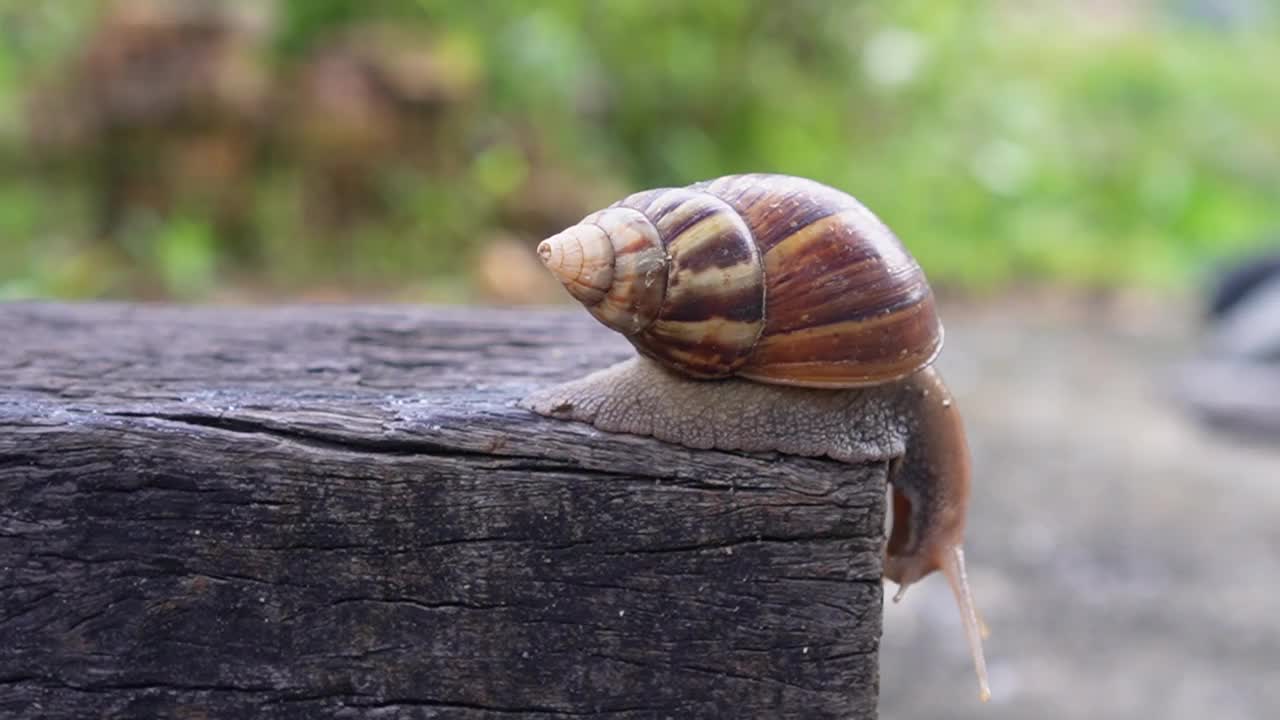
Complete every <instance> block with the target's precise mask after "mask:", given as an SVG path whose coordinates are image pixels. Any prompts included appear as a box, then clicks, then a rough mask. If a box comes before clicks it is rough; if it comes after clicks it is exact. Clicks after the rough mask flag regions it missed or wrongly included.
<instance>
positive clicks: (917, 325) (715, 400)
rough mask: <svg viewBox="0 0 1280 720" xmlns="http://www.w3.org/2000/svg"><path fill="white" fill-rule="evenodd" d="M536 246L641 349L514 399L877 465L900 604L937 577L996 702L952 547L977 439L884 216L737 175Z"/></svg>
mask: <svg viewBox="0 0 1280 720" xmlns="http://www.w3.org/2000/svg"><path fill="white" fill-rule="evenodd" d="M538 254H539V255H540V256H541V258H542V261H543V262H544V263H545V265H546V266H547V268H548V269H549V270H550V271H551V273H552V274H553V275H555V276H556V278H557V279H558V280H559V281H560V282H561V283H562V284H563V285H564V287H565V288H566V289H567V290H568V291H569V293H570V294H571V295H572V296H573V297H574V298H576V299H577V300H578V301H580V302H581V303H582V304H583V305H585V306H586V308H587V310H588V311H589V312H590V313H591V314H592V315H593V316H594V317H595V318H596V319H597V320H599V321H600V322H601V323H603V324H604V325H606V326H607V327H609V328H611V329H613V330H616V331H617V332H619V333H621V334H622V335H623V336H624V337H626V338H627V340H629V341H630V342H631V344H632V345H634V346H635V348H636V350H637V351H638V352H639V355H640V357H637V358H632V359H630V360H627V361H624V362H622V363H620V364H618V365H614V366H613V367H610V368H606V369H604V370H601V371H598V372H595V373H592V374H590V375H588V376H586V377H585V378H582V379H579V380H575V381H571V382H569V383H566V384H563V385H559V386H556V387H552V388H547V389H542V390H539V391H536V392H535V393H534V394H533V395H531V396H529V397H527V398H525V399H523V400H522V401H521V405H522V406H523V407H525V408H527V409H530V410H532V411H534V412H536V413H538V414H541V415H546V416H550V417H557V418H567V419H571V420H577V421H582V422H587V423H590V424H592V425H594V426H595V427H597V428H599V429H601V430H605V431H610V432H621V433H631V434H636V435H647V436H653V437H655V438H657V439H659V440H664V441H668V442H674V443H678V444H681V445H685V446H689V447H695V448H716V449H721V450H736V451H749V452H757V451H758V452H765V451H771V452H779V453H783V454H793V455H804V456H827V457H831V458H834V459H836V460H840V461H844V462H849V463H861V462H873V461H881V462H887V463H888V477H889V482H890V484H891V486H892V488H893V492H892V508H893V523H892V527H891V528H890V530H889V533H888V539H887V542H886V554H885V562H884V574H885V577H887V578H889V579H890V580H893V581H894V582H895V583H897V584H898V587H899V589H898V592H897V594H896V595H895V596H894V600H895V601H898V600H900V599H901V598H902V596H903V593H904V592H905V591H906V589H907V587H909V586H910V585H911V584H912V583H914V582H916V581H918V580H920V579H921V578H923V577H925V576H926V575H928V574H929V573H931V572H933V571H934V570H940V571H942V573H943V575H945V577H946V579H947V581H948V583H949V585H950V586H951V590H952V592H953V593H954V595H955V598H956V602H957V604H958V606H959V609H960V614H961V618H962V621H963V626H964V631H965V636H966V639H967V642H968V645H969V648H970V652H971V654H972V656H973V662H974V666H975V670H976V672H977V675H978V682H979V687H980V692H981V696H982V698H983V699H984V700H986V699H987V698H988V697H989V696H990V691H989V689H988V683H987V677H986V665H985V660H984V657H983V652H982V641H981V638H982V636H983V634H984V633H985V627H984V626H983V624H982V622H981V620H980V619H979V617H978V613H977V610H976V608H975V606H974V602H973V597H972V593H971V592H970V589H969V585H968V579H967V576H966V572H965V563H964V550H963V548H962V545H961V542H962V540H963V535H964V523H965V512H966V509H967V505H968V500H969V452H968V447H967V444H966V440H965V434H964V427H963V424H962V422H961V419H960V415H959V412H958V410H957V408H956V406H955V403H954V402H953V401H952V398H951V394H950V392H949V391H948V390H947V387H946V385H945V384H944V383H943V381H942V378H941V377H940V376H939V374H938V372H937V371H936V370H935V369H934V368H933V367H932V363H933V361H934V359H935V358H936V357H937V355H938V353H939V351H940V350H941V348H942V336H943V332H942V325H941V322H940V320H939V318H938V314H937V310H936V308H935V303H934V296H933V292H932V290H931V289H930V287H929V284H928V282H927V281H926V279H925V277H924V273H923V271H922V270H921V268H920V266H919V264H918V263H917V262H916V260H915V259H914V258H913V257H912V256H911V255H910V254H909V253H908V252H907V250H906V249H905V248H904V247H903V245H902V243H901V242H900V241H899V240H898V238H897V237H896V236H895V235H894V234H893V233H892V232H891V231H890V230H889V229H888V227H886V226H885V225H884V223H882V222H881V221H880V220H879V219H878V218H877V217H876V216H875V215H873V214H872V213H871V211H870V210H868V209H867V208H866V207H864V206H863V205H862V204H861V203H860V202H858V201H857V200H855V199H854V198H853V197H851V196H849V195H847V194H845V193H843V192H841V191H839V190H836V189H834V188H832V187H829V186H827V185H823V184H821V183H818V182H815V181H812V180H807V179H803V178H798V177H792V176H787V175H764V174H753V175H731V176H726V177H721V178H717V179H715V180H708V181H705V182H700V183H696V184H694V185H690V186H688V187H685V188H663V189H657V190H648V191H644V192H639V193H636V194H634V195H630V196H628V197H626V198H624V199H622V200H620V201H618V202H616V203H614V204H613V205H611V206H609V207H607V208H605V209H604V210H600V211H598V212H595V213H592V214H591V215H588V216H587V217H585V218H584V219H583V220H582V221H581V222H580V223H578V224H577V225H574V226H572V227H570V228H568V229H567V230H564V231H563V232H560V233H559V234H557V235H554V236H552V237H550V238H548V239H546V240H544V241H543V242H542V243H541V244H540V245H539V246H538Z"/></svg>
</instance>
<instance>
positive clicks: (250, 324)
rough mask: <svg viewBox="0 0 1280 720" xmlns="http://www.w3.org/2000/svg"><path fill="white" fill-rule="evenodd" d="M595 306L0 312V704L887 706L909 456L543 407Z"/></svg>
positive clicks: (656, 709) (587, 360) (189, 709)
mask: <svg viewBox="0 0 1280 720" xmlns="http://www.w3.org/2000/svg"><path fill="white" fill-rule="evenodd" d="M629 352H631V351H630V350H629V348H628V346H627V344H626V343H625V342H624V341H623V340H622V339H621V338H618V337H616V336H614V335H613V334H612V333H609V332H608V331H605V330H603V329H601V328H598V327H597V326H595V324H594V323H593V321H591V320H590V319H589V318H587V317H585V315H584V314H582V313H580V312H516V311H479V310H455V309H448V310H446V309H417V308H414V309H410V308H385V307H384V308H350V307H341V308H338V307H293V308H272V309H225V308H222V309H194V308H169V307H145V306H134V305H81V306H75V305H56V304H11V305H7V306H0V716H3V717H50V718H86V717H112V718H116V717H191V718H205V717H208V718H241V717H251V716H269V717H285V718H294V717H296V718H311V717H379V718H384V717H385V718H400V717H411V718H511V717H536V718H559V717H575V718H581V717H587V718H665V717H671V718H871V717H874V715H875V702H876V690H877V670H876V651H877V647H878V643H879V636H880V609H881V589H880V574H881V559H880V547H881V536H882V527H883V516H884V468H883V467H882V466H880V465H866V466H848V465H841V464H838V463H835V462H829V461H821V460H812V459H800V458H785V459H784V458H780V457H778V456H772V455H748V454H734V453H723V452H704V451H693V450H687V449H684V448H680V447H675V446H671V445H666V444H663V443H659V442H656V441H653V440H649V439H644V438H636V437H629V436H618V435H609V434H605V433H600V432H598V431H596V430H594V429H592V428H590V427H588V426H585V425H580V424H575V423H568V422H558V421H554V420H549V419H544V418H540V417H536V416H534V415H532V414H530V413H528V412H526V411H523V410H521V409H519V408H516V407H515V406H514V403H515V401H516V400H517V399H518V398H519V397H521V396H522V395H523V394H524V393H525V392H527V391H529V390H530V389H532V388H534V387H537V386H541V385H543V384H546V383H549V382H554V381H558V380H564V379H568V378H571V377H574V376H576V375H579V374H582V373H585V372H586V371H588V370H590V369H594V368H599V367H603V366H605V365H606V364H607V363H610V362H613V361H616V360H618V359H620V358H622V357H625V356H626V355H627V354H628V353H629Z"/></svg>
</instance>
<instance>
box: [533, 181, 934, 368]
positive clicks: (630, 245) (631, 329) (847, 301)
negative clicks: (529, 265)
mask: <svg viewBox="0 0 1280 720" xmlns="http://www.w3.org/2000/svg"><path fill="white" fill-rule="evenodd" d="M539 254H540V255H542V257H543V261H544V262H546V263H547V266H548V268H550V269H551V271H552V272H553V273H554V274H555V275H556V276H557V278H559V279H560V281H561V282H562V283H563V284H564V285H565V287H566V288H567V289H568V290H569V292H570V293H571V294H573V296H574V297H576V298H578V299H579V300H580V301H581V302H582V303H583V304H584V305H586V306H587V309H588V310H589V311H590V312H591V313H592V314H593V315H594V316H595V317H596V318H597V319H599V320H600V321H601V322H602V323H604V324H605V325H607V326H609V327H611V328H613V329H615V330H617V331H618V332H620V333H622V334H623V335H624V336H626V337H627V339H628V340H630V341H631V343H632V344H633V345H635V346H636V348H637V349H638V350H639V351H640V352H641V353H642V354H644V355H646V356H648V357H650V358H653V359H655V360H657V361H659V362H661V363H662V364H664V365H666V366H668V367H670V368H673V369H676V370H678V371H680V372H683V373H685V374H687V375H691V376H693V377H699V378H715V377H725V376H728V375H734V374H737V375H741V376H743V377H747V378H750V379H753V380H758V381H760V382H766V383H775V384H783V385H798V386H807V387H856V386H860V385H873V384H878V383H883V382H888V381H890V380H895V379H898V378H902V377H906V376H908V375H910V374H912V373H914V372H916V371H917V370H919V369H920V368H922V367H924V366H926V365H928V364H929V363H930V362H932V361H933V359H934V358H935V357H936V355H937V354H938V352H939V350H940V349H941V346H942V326H941V323H940V322H939V321H938V317H937V313H936V309H935V307H934V302H933V293H932V291H931V290H930V288H929V285H928V283H927V281H926V280H925V277H924V273H923V271H922V270H921V269H920V266H919V265H918V264H917V263H916V261H915V259H914V258H912V257H911V255H910V254H909V253H908V252H907V251H906V249H905V248H904V247H903V246H902V244H901V242H900V241H899V240H898V239H897V237H895V236H894V235H893V233H892V232H891V231H890V230H889V229H888V228H887V227H886V226H885V225H884V224H883V223H882V222H880V220H879V219H878V218H876V216H875V215H873V214H872V213H871V211H870V210H868V209H867V208H866V207H864V206H863V205H862V204H861V203H859V202H858V201H857V200H855V199H854V198H852V197H850V196H849V195H847V194H845V193H843V192H840V191H838V190H835V189H834V188H831V187H828V186H826V185H823V184H821V183H817V182H814V181H812V180H805V179H803V178H796V177H791V176H786V175H731V176H727V177H723V178H718V179H715V180H710V181H707V182H703V183H698V184H696V185H692V186H690V187H688V188H676V189H659V190H649V191H645V192H640V193H636V194H634V195H631V196H629V197H627V198H624V199H623V200H621V201H619V202H617V203H615V204H614V205H613V206H611V207H609V208H606V209H605V210H602V211H600V212H597V213H594V214H592V215H589V216H587V217H586V218H584V219H583V221H582V222H581V223H579V224H578V225H575V226H573V227H572V228H569V229H568V230H566V231H564V232H562V233H560V234H559V235H556V236H554V237H552V238H548V239H547V240H546V241H544V242H543V244H542V245H540V246H539Z"/></svg>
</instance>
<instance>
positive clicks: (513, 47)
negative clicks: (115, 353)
mask: <svg viewBox="0 0 1280 720" xmlns="http://www.w3.org/2000/svg"><path fill="white" fill-rule="evenodd" d="M1278 31H1280V17H1278V13H1277V12H1276V10H1275V9H1274V8H1273V6H1272V5H1270V4H1267V3H1265V2H1263V0H1255V1H1254V2H1249V1H1247V0H1230V1H1229V0H1216V1H1214V0H1180V1H1176V2H1175V1H1171V0H1170V1H1165V2H1159V1H1157V0H1145V1H1142V0H1114V1H1106V0H1094V1H1092V2H1067V1H1066V0H1058V1H1038V2H1037V1H1032V0H1024V1H1013V0H1005V1H997V0H988V1H980V0H964V1H961V2H942V1H941V0H937V1H935V2H923V1H918V2H894V3H882V2H853V1H849V2H842V1H838V0H832V1H830V2H818V1H816V0H807V1H806V0H797V1H795V2H785V3H783V2H773V1H772V0H756V1H753V2H742V1H741V0H699V2H696V3H695V2H684V1H683V0H597V1H588V0H581V1H579V0H562V1H559V2H536V3H535V2H529V3H526V2H516V1H515V0H511V1H500V0H469V1H462V2H458V1H446V0H277V1H276V2H269V1H268V0H246V1H245V2H236V1H235V0H224V1H222V2H214V1H212V0H206V1H204V2H200V1H198V0H116V1H107V0H103V1H101V2H99V1H93V0H49V1H47V2H31V1H30V0H0V37H2V38H3V42H0V298H16V297H30V296H58V297H140V298H178V299H187V300H232V301H234V300H254V299H273V298H280V297H312V298H315V297H378V298H390V299H413V300H469V301H499V302H524V301H541V300H548V299H551V300H555V299H559V298H560V293H559V292H558V291H557V289H556V288H554V287H552V286H551V284H550V283H549V281H548V280H547V278H544V277H543V276H542V273H541V269H540V267H538V266H537V265H536V263H535V261H534V256H533V254H532V247H533V246H534V244H535V243H536V241H537V240H538V239H540V238H541V237H543V236H545V235H547V234H549V233H551V232H554V231H556V230H558V229H560V228H561V227H563V226H565V225H568V224H570V223H572V222H574V221H576V220H577V219H578V218H580V217H581V216H582V215H585V214H586V213H588V212H590V211H592V210H594V209H596V208H598V207H600V206H603V205H605V204H607V203H609V202H611V201H613V200H615V199H617V198H618V197H620V196H622V195H623V194H625V193H627V192H630V191H633V190H637V189H642V188H645V187H654V186H664V185H680V184H686V183H689V182H693V181H696V180H700V179H704V178H708V177H713V176H717V175H723V174H727V173H733V172H743V171H773V172H785V173H792V174H798V175H805V176H809V177H813V178H815V179H818V180H821V181H824V182H827V183H830V184H833V185H836V186H838V187H840V188H842V189H845V190H847V191H849V192H851V193H853V194H854V195H856V196H858V197H859V198H860V199H862V200H863V201H864V202H866V203H867V204H868V205H869V206H870V207H872V208H873V209H874V210H875V211H876V212H877V213H878V214H879V215H880V216H881V217H883V218H884V219H885V220H886V221H887V222H888V223H889V225H890V226H891V227H893V228H894V229H895V230H896V231H897V233H898V234H899V235H900V236H901V237H902V238H903V240H904V241H905V242H906V243H907V245H908V247H909V248H910V249H911V250H912V251H913V252H914V253H915V254H916V255H917V257H918V258H919V259H920V260H921V262H922V264H923V265H924V266H925V268H926V270H927V271H928V273H929V274H930V276H931V278H933V279H934V281H935V283H937V284H940V285H946V286H951V287H958V288H963V289H970V290H990V289H999V288H1004V287H1008V286H1010V285H1013V284H1020V283H1040V282H1053V283H1062V284H1067V285H1075V286H1085V287H1110V286H1119V285H1140V286H1148V287H1156V288H1176V287H1178V286H1181V285H1185V284H1187V283H1188V282H1189V281H1190V280H1192V279H1194V278H1195V277H1196V275H1197V274H1198V273H1199V272H1200V271H1201V269H1202V268H1204V267H1206V266H1207V265H1208V264H1210V263H1212V262H1214V261H1216V260H1217V259H1219V258H1222V257H1224V256H1227V255H1230V254H1232V253H1236V252H1240V251H1242V250H1244V249H1246V248H1248V247H1251V246H1256V245H1258V244H1259V243H1262V242H1264V241H1266V240H1267V234H1268V232H1271V231H1272V230H1274V229H1276V227H1277V225H1280V212H1278V210H1277V208H1280V80H1278V79H1277V75H1276V72H1277V71H1276V68H1280V42H1277V38H1280V32H1278Z"/></svg>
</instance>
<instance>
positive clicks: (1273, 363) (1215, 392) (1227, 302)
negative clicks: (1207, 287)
mask: <svg viewBox="0 0 1280 720" xmlns="http://www.w3.org/2000/svg"><path fill="white" fill-rule="evenodd" d="M1182 380H1183V382H1182V384H1181V387H1182V388H1183V399H1184V401H1185V402H1187V403H1188V404H1189V405H1190V407H1191V408H1192V409H1193V411H1194V412H1196V413H1197V414H1198V415H1199V416H1200V417H1201V419H1203V420H1204V421H1205V422H1207V423H1209V424H1211V425H1213V426H1215V427H1218V428H1221V429H1225V430H1228V431H1231V432H1235V433H1238V434H1242V435H1247V436H1250V437H1254V438H1267V439H1280V251H1270V252H1267V253H1263V254H1260V255H1257V256H1255V257H1252V258H1250V259H1248V260H1245V261H1243V262H1240V263H1238V264H1236V265H1233V266H1232V267H1230V268H1228V269H1227V270H1226V271H1224V272H1223V273H1222V274H1221V276H1220V277H1219V279H1218V281H1217V283H1216V284H1215V285H1214V287H1213V289H1212V290H1211V291H1210V293H1209V299H1208V303H1207V307H1206V327H1205V333H1204V337H1203V338H1202V345H1201V351H1200V353H1199V355H1198V356H1197V357H1196V358H1195V359H1193V360H1192V361H1191V362H1190V363H1189V364H1188V365H1187V367H1186V368H1185V370H1184V372H1183V378H1182Z"/></svg>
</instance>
